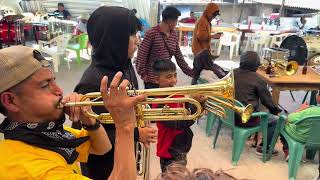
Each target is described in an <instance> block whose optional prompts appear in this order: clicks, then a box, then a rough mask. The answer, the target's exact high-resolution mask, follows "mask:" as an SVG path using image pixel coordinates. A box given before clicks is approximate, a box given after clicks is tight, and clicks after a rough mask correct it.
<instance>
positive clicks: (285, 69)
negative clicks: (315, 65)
mask: <svg viewBox="0 0 320 180" xmlns="http://www.w3.org/2000/svg"><path fill="white" fill-rule="evenodd" d="M260 68H261V69H263V70H266V71H268V69H269V68H270V71H271V73H267V74H273V75H274V76H292V75H294V74H295V73H296V72H297V71H298V68H299V64H298V63H297V62H296V61H289V62H286V61H270V62H262V63H261V66H260Z"/></svg>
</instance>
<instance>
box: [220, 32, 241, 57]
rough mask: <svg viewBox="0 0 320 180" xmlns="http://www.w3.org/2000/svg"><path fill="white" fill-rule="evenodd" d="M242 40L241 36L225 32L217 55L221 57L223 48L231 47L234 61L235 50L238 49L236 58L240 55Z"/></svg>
mask: <svg viewBox="0 0 320 180" xmlns="http://www.w3.org/2000/svg"><path fill="white" fill-rule="evenodd" d="M240 38H241V34H238V33H230V32H223V34H222V35H221V37H220V42H219V47H218V52H217V55H218V56H219V55H220V53H221V48H222V46H229V47H230V55H229V58H230V59H232V56H233V51H234V48H236V56H237V55H239V46H240Z"/></svg>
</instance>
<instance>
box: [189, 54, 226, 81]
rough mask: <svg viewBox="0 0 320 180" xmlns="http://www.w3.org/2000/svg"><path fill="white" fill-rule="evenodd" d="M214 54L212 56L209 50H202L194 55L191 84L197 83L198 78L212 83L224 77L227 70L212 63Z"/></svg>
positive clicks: (214, 57)
mask: <svg viewBox="0 0 320 180" xmlns="http://www.w3.org/2000/svg"><path fill="white" fill-rule="evenodd" d="M216 58H217V57H216V56H213V55H212V54H211V53H210V51H209V50H207V49H206V50H203V51H201V52H200V53H198V54H197V55H196V56H195V57H194V61H193V70H194V72H195V75H194V77H193V78H192V82H191V84H193V85H194V84H197V81H198V79H199V78H201V79H204V80H206V81H208V82H209V83H213V82H216V81H218V80H219V79H221V78H223V77H225V76H226V75H227V72H226V71H224V70H223V69H222V68H221V67H220V66H219V65H217V64H215V63H214V60H215V59H216Z"/></svg>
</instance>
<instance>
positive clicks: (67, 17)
mask: <svg viewBox="0 0 320 180" xmlns="http://www.w3.org/2000/svg"><path fill="white" fill-rule="evenodd" d="M54 13H59V15H60V16H63V19H65V20H70V19H71V14H70V13H69V11H67V10H65V9H64V4H63V3H58V9H57V10H55V11H54Z"/></svg>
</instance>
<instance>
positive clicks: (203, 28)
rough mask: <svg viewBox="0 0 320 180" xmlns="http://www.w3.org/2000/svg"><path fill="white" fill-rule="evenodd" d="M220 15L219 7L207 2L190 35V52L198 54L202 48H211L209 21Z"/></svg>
mask: <svg viewBox="0 0 320 180" xmlns="http://www.w3.org/2000/svg"><path fill="white" fill-rule="evenodd" d="M218 15H220V12H219V7H218V5H217V4H215V3H209V4H208V5H207V6H206V9H205V10H204V11H203V14H202V16H201V17H200V18H199V20H198V21H197V22H196V25H195V29H194V31H193V37H192V52H193V54H198V53H199V52H200V51H202V50H204V49H208V50H211V48H210V42H211V21H212V19H214V18H215V17H216V16H218Z"/></svg>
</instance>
